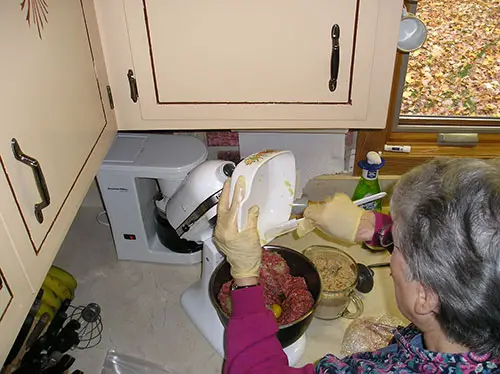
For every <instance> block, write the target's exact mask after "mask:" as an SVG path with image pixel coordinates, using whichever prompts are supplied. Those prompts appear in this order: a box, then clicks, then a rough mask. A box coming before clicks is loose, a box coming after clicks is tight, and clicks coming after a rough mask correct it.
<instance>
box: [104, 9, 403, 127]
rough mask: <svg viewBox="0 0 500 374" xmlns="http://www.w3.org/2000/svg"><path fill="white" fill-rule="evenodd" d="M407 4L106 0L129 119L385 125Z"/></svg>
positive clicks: (113, 74)
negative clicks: (399, 35)
mask: <svg viewBox="0 0 500 374" xmlns="http://www.w3.org/2000/svg"><path fill="white" fill-rule="evenodd" d="M401 6H402V5H401V1H397V0H358V1H352V0H320V1H316V2H314V3H311V2H310V1H306V0H273V1H265V0H256V1H245V2H242V1H236V2H229V1H223V0H211V1H197V0H188V1H176V0H146V1H139V0H117V1H97V0H96V9H97V14H98V18H99V27H100V30H101V34H102V38H103V47H104V53H105V58H106V64H107V68H108V71H109V75H110V81H111V85H112V87H113V92H114V97H115V103H116V107H117V116H118V126H119V128H121V129H174V128H175V129H209V128H217V129H220V128H229V129H262V128H264V129H293V128H296V129H304V128H383V127H384V126H385V119H386V116H387V108H388V103H389V95H390V87H391V83H392V73H393V65H394V57H395V54H396V39H397V34H398V27H399V19H400V16H401ZM332 80H334V81H335V84H332V83H333V82H331V81H332Z"/></svg>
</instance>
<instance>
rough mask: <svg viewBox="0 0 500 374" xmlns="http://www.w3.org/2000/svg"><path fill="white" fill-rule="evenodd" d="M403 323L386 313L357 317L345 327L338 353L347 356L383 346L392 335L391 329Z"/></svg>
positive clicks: (371, 350)
mask: <svg viewBox="0 0 500 374" xmlns="http://www.w3.org/2000/svg"><path fill="white" fill-rule="evenodd" d="M403 324H404V323H403V322H402V321H401V320H400V319H399V318H397V317H394V316H391V315H387V314H383V315H381V316H379V317H363V318H358V319H356V320H354V321H352V322H351V324H350V325H349V326H348V327H347V329H346V331H345V333H344V339H343V340H342V348H341V351H340V353H341V355H342V356H348V355H352V354H354V353H358V352H373V351H376V350H378V349H381V348H384V347H386V346H387V345H388V344H389V342H390V341H391V339H392V337H393V334H392V331H393V330H394V329H395V328H397V327H398V326H402V325H403Z"/></svg>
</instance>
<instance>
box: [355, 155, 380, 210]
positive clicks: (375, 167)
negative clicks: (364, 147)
mask: <svg viewBox="0 0 500 374" xmlns="http://www.w3.org/2000/svg"><path fill="white" fill-rule="evenodd" d="M384 164H385V161H384V159H383V158H382V157H380V155H379V154H378V153H377V152H374V151H370V152H368V153H367V154H366V160H361V161H359V162H358V166H359V167H360V168H361V169H363V174H362V176H361V178H360V179H359V182H358V185H357V186H356V189H355V190H354V193H353V195H352V200H353V201H354V200H359V199H361V198H363V197H365V196H371V195H375V194H376V193H379V192H381V191H380V185H379V183H378V172H379V170H380V169H381V168H382V167H383V166H384ZM360 207H361V208H363V209H366V210H376V211H377V212H380V211H381V210H382V200H377V201H372V202H371V203H366V204H363V205H360Z"/></svg>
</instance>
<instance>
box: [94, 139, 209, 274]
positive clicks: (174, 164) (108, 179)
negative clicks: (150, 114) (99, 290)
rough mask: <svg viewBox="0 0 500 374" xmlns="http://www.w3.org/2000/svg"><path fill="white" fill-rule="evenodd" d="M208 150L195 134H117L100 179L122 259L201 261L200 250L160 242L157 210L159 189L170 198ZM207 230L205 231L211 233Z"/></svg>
mask: <svg viewBox="0 0 500 374" xmlns="http://www.w3.org/2000/svg"><path fill="white" fill-rule="evenodd" d="M207 155H208V151H207V148H206V146H205V145H204V144H203V143H202V142H201V141H200V140H199V139H197V138H195V137H191V136H179V135H157V134H118V135H117V137H116V139H115V142H114V144H113V146H112V147H111V149H110V151H109V152H108V155H107V156H106V158H105V159H104V161H103V163H102V165H101V168H100V170H99V173H98V175H97V180H98V184H99V188H100V191H101V195H102V198H103V202H104V205H105V208H106V212H107V215H108V219H109V222H110V226H111V230H112V233H113V239H114V243H115V247H116V252H117V256H118V258H119V259H122V260H135V261H145V262H159V263H168V264H194V263H198V262H200V261H201V251H198V252H195V253H178V252H174V251H172V250H170V249H168V248H166V247H165V246H164V245H163V244H162V243H161V242H160V241H159V239H158V235H157V232H156V229H155V214H154V213H155V199H156V198H157V196H158V194H159V192H161V193H162V194H163V195H164V196H166V199H170V198H171V197H172V196H173V195H175V192H176V191H177V190H178V189H179V186H180V185H181V184H182V182H183V181H184V180H185V179H186V176H187V175H188V173H189V172H190V171H191V170H193V169H194V168H195V167H197V166H198V165H200V164H202V163H203V162H205V161H206V158H207ZM159 186H160V189H161V191H159V188H158V187H159ZM207 230H208V231H209V232H208V233H206V234H205V236H211V232H210V229H209V228H208V229H207Z"/></svg>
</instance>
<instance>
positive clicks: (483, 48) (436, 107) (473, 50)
mask: <svg viewBox="0 0 500 374" xmlns="http://www.w3.org/2000/svg"><path fill="white" fill-rule="evenodd" d="M417 15H418V17H420V18H421V19H422V20H423V21H424V23H425V24H426V26H427V28H428V36H427V41H426V42H425V44H424V46H423V47H422V48H421V49H418V50H416V51H415V52H412V53H410V57H409V62H408V70H407V73H406V77H405V88H404V91H403V99H402V105H401V112H400V114H401V115H422V116H473V117H500V0H420V1H419V2H418V10H417Z"/></svg>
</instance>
